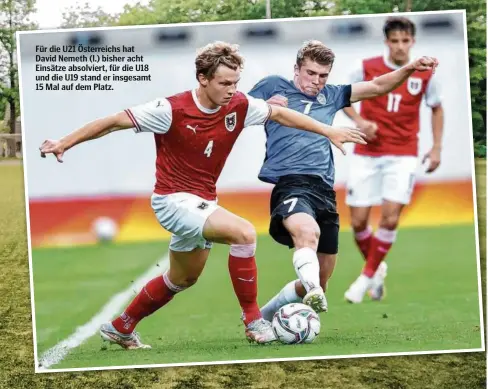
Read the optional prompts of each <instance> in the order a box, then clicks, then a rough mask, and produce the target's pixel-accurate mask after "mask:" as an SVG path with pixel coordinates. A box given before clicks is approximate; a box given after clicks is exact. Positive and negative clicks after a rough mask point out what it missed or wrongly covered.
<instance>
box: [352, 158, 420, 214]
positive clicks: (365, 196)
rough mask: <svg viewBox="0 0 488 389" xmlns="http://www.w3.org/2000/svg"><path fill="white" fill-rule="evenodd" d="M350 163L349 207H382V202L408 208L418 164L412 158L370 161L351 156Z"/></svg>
mask: <svg viewBox="0 0 488 389" xmlns="http://www.w3.org/2000/svg"><path fill="white" fill-rule="evenodd" d="M350 158H351V159H350V160H349V176H348V179H347V185H346V189H347V194H346V204H347V205H349V206H352V207H369V206H373V205H380V204H381V203H382V202H383V200H388V201H392V202H394V203H398V204H408V203H409V202H410V198H411V196H412V191H413V187H414V184H415V172H416V170H417V164H418V160H417V157H413V156H395V155H385V156H380V157H370V156H367V155H357V154H352V155H351V157H350Z"/></svg>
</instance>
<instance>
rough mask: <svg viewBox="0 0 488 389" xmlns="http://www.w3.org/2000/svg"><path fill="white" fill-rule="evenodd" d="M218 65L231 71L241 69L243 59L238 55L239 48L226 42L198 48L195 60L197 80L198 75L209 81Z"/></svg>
mask: <svg viewBox="0 0 488 389" xmlns="http://www.w3.org/2000/svg"><path fill="white" fill-rule="evenodd" d="M219 65H224V66H227V67H228V68H231V69H233V70H236V69H238V68H239V69H242V67H243V65H244V57H242V55H241V54H240V53H239V46H238V45H233V44H230V43H226V42H214V43H209V44H208V45H206V46H205V47H202V48H200V49H199V50H198V51H197V57H196V59H195V67H196V77H197V80H198V75H199V74H203V75H204V76H205V77H206V78H207V79H209V80H211V79H212V78H213V76H214V75H215V72H216V71H217V68H218V67H219Z"/></svg>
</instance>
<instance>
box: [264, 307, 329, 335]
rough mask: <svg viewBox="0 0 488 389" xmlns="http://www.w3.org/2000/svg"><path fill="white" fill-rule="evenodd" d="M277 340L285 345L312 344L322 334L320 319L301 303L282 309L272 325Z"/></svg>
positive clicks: (274, 317) (276, 314)
mask: <svg viewBox="0 0 488 389" xmlns="http://www.w3.org/2000/svg"><path fill="white" fill-rule="evenodd" d="M271 325H272V327H273V331H274V333H275V335H276V338H277V339H278V340H279V341H280V342H281V343H284V344H296V343H312V342H313V341H314V339H315V338H316V337H317V336H318V335H319V333H320V318H319V315H317V313H316V312H315V311H314V310H313V309H312V308H310V307H309V306H308V305H305V304H301V303H293V304H288V305H285V306H283V307H281V308H280V309H279V310H278V312H276V313H275V314H274V316H273V321H272V323H271Z"/></svg>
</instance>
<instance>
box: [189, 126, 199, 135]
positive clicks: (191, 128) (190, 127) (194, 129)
mask: <svg viewBox="0 0 488 389" xmlns="http://www.w3.org/2000/svg"><path fill="white" fill-rule="evenodd" d="M197 127H198V126H195V127H192V126H190V125H189V124H187V125H186V128H188V129H189V130H191V131H193V133H194V134H196V133H197Z"/></svg>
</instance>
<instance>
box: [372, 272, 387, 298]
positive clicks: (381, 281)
mask: <svg viewBox="0 0 488 389" xmlns="http://www.w3.org/2000/svg"><path fill="white" fill-rule="evenodd" d="M387 269H388V266H387V265H386V263H385V262H381V263H380V266H379V267H378V270H376V273H375V274H374V276H373V282H372V285H371V288H369V290H368V295H369V297H371V300H375V301H380V300H383V299H384V298H385V296H386V287H385V278H386V271H387Z"/></svg>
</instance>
